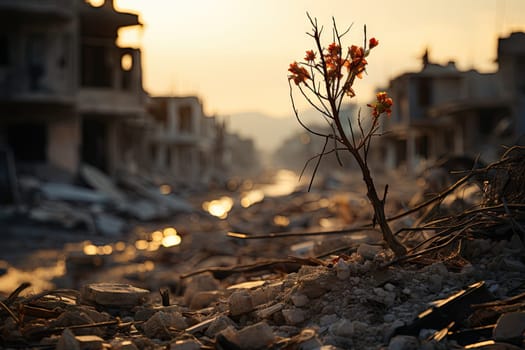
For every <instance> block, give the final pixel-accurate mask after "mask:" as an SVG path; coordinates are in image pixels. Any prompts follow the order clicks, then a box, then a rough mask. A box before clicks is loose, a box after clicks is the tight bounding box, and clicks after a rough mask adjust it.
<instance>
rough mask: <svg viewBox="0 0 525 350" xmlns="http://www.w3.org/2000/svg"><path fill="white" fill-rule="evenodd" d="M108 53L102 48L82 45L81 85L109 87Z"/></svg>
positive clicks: (109, 67)
mask: <svg viewBox="0 0 525 350" xmlns="http://www.w3.org/2000/svg"><path fill="white" fill-rule="evenodd" d="M112 77H113V75H112V70H111V64H110V59H109V51H108V49H107V48H106V47H104V46H93V45H86V44H84V45H82V77H81V78H82V85H83V86H92V87H111V81H112Z"/></svg>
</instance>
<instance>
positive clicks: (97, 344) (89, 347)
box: [75, 335, 104, 350]
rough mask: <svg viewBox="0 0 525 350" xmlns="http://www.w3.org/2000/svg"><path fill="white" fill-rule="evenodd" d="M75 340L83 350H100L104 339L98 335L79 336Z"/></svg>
mask: <svg viewBox="0 0 525 350" xmlns="http://www.w3.org/2000/svg"><path fill="white" fill-rule="evenodd" d="M75 339H76V340H77V342H78V345H79V347H80V349H81V350H100V349H102V344H103V343H104V339H102V338H100V337H98V336H96V335H77V336H76V337H75Z"/></svg>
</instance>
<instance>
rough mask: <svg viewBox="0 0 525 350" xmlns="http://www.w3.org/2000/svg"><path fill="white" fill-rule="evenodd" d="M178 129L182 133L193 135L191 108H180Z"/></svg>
mask: <svg viewBox="0 0 525 350" xmlns="http://www.w3.org/2000/svg"><path fill="white" fill-rule="evenodd" d="M178 127H179V131H180V132H185V133H191V132H192V131H193V128H192V125H191V106H181V107H179V120H178Z"/></svg>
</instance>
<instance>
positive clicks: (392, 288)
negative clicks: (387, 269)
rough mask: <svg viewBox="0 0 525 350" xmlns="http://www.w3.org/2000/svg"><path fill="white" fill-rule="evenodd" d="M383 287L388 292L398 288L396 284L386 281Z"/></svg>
mask: <svg viewBox="0 0 525 350" xmlns="http://www.w3.org/2000/svg"><path fill="white" fill-rule="evenodd" d="M383 288H384V289H385V290H386V291H388V292H393V291H395V290H396V286H394V285H393V284H392V283H386V284H385V286H384V287H383Z"/></svg>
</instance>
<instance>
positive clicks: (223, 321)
mask: <svg viewBox="0 0 525 350" xmlns="http://www.w3.org/2000/svg"><path fill="white" fill-rule="evenodd" d="M230 326H231V327H235V322H233V321H232V320H231V318H229V317H228V316H224V315H221V316H219V317H217V318H216V319H215V320H213V322H212V323H211V324H210V326H209V327H208V329H207V330H206V333H205V334H206V336H207V337H210V338H214V337H215V336H216V335H217V333H219V332H221V331H222V330H224V329H226V328H228V327H230Z"/></svg>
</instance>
